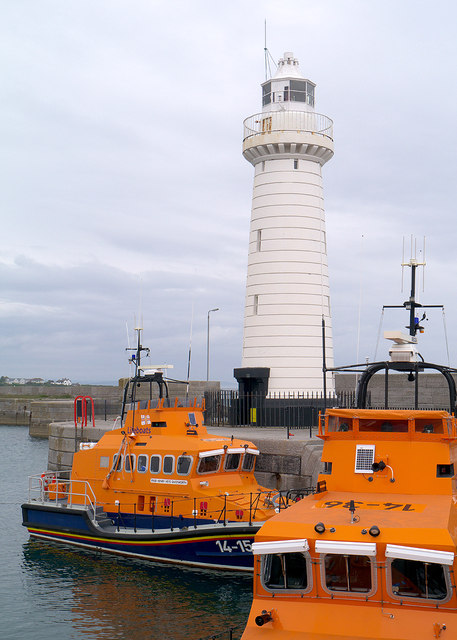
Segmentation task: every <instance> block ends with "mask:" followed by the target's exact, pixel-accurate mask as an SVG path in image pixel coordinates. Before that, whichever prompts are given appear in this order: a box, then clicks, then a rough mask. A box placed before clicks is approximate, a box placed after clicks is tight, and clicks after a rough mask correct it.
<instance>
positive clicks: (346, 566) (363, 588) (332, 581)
mask: <svg viewBox="0 0 457 640" xmlns="http://www.w3.org/2000/svg"><path fill="white" fill-rule="evenodd" d="M323 573H324V576H323V577H324V586H325V587H326V589H327V590H328V591H331V592H347V593H349V592H350V593H370V592H371V591H372V590H373V575H372V574H373V571H372V562H371V559H370V558H369V557H368V556H356V555H348V554H339V553H328V554H326V555H325V556H324V559H323Z"/></svg>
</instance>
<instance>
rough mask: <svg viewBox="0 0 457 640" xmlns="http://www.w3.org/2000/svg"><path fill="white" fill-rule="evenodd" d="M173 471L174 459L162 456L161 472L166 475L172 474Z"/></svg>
mask: <svg viewBox="0 0 457 640" xmlns="http://www.w3.org/2000/svg"><path fill="white" fill-rule="evenodd" d="M174 469H175V457H174V456H164V458H163V472H164V473H166V474H170V473H173V471H174Z"/></svg>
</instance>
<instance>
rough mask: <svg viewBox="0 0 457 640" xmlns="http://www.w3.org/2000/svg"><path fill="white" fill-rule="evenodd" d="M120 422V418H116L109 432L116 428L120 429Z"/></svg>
mask: <svg viewBox="0 0 457 640" xmlns="http://www.w3.org/2000/svg"><path fill="white" fill-rule="evenodd" d="M121 420H122V416H116V419H115V420H114V422H113V426H112V427H111V430H114V429H117V428H118V427H120V425H121Z"/></svg>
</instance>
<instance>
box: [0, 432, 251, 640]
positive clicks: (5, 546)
mask: <svg viewBox="0 0 457 640" xmlns="http://www.w3.org/2000/svg"><path fill="white" fill-rule="evenodd" d="M0 435H1V437H2V442H3V455H2V462H1V465H0V487H1V488H2V494H1V498H0V502H1V505H2V517H1V518H0V541H1V544H0V566H1V567H2V579H1V580H0V620H1V621H2V628H1V632H0V637H1V638H2V640H23V639H24V638H33V640H127V639H128V640H131V639H132V638H135V640H168V639H170V640H198V639H200V638H204V637H206V636H209V635H210V634H215V633H218V632H220V631H221V630H224V629H228V628H230V627H235V626H237V625H243V624H244V623H245V621H246V619H247V616H248V613H249V608H250V604H251V593H252V587H251V582H252V578H251V577H250V576H246V575H244V574H231V573H224V572H209V571H201V570H192V569H188V568H182V567H173V566H168V565H161V564H158V563H147V564H144V563H140V562H136V561H132V560H127V559H123V558H118V557H115V556H110V555H107V554H95V553H89V552H84V551H79V550H76V551H75V550H71V549H69V548H63V547H62V546H56V545H54V544H52V543H45V542H41V541H34V540H31V539H30V538H29V535H28V532H27V530H26V529H25V528H24V527H22V525H21V510H20V505H21V503H22V502H23V501H25V500H26V499H27V487H28V476H29V475H32V474H35V473H41V472H42V471H43V470H45V469H46V462H47V453H48V442H47V440H39V439H35V438H31V437H30V436H29V435H28V428H27V427H9V426H0Z"/></svg>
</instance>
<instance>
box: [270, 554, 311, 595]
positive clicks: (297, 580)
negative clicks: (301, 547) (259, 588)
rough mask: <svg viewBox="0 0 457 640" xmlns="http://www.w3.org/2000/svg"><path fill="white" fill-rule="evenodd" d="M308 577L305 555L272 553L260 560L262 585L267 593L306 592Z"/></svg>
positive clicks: (308, 568)
mask: <svg viewBox="0 0 457 640" xmlns="http://www.w3.org/2000/svg"><path fill="white" fill-rule="evenodd" d="M310 576H311V572H310V558H309V555H308V554H306V553H272V554H268V555H265V556H263V558H262V583H263V586H264V587H265V589H267V590H268V591H297V590H298V591H308V590H309V589H310V586H311V578H310Z"/></svg>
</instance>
